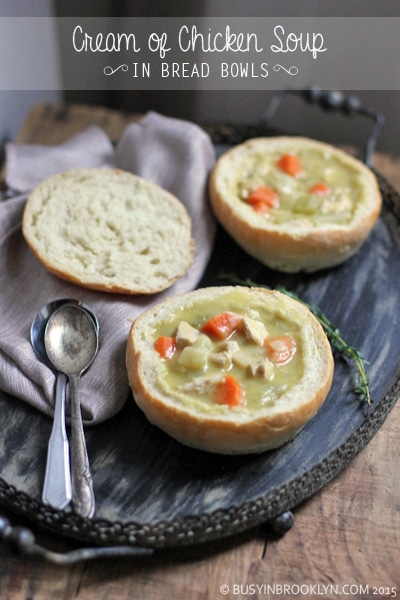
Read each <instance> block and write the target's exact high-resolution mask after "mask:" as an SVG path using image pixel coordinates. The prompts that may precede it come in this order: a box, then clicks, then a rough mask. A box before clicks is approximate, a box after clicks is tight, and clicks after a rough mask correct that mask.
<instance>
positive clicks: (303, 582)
mask: <svg viewBox="0 0 400 600" xmlns="http://www.w3.org/2000/svg"><path fill="white" fill-rule="evenodd" d="M135 118H137V117H131V116H129V115H121V114H120V113H115V112H110V111H105V110H104V109H90V108H88V107H69V109H67V110H66V109H64V108H63V107H54V106H44V105H41V106H37V107H35V108H34V109H33V110H32V112H31V113H30V114H29V115H28V117H27V120H26V122H25V124H24V126H23V128H22V130H21V134H20V136H19V138H18V141H20V142H32V143H44V144H47V143H48V144H51V143H56V142H59V141H61V140H62V139H65V138H66V137H69V136H70V135H71V134H72V133H74V132H75V131H79V130H80V129H82V128H84V127H85V126H87V124H88V123H90V122H91V123H96V124H99V125H100V126H102V127H103V128H104V129H105V131H106V133H108V135H109V136H110V137H111V138H112V139H118V137H119V135H120V133H121V131H122V130H123V128H124V127H125V126H126V124H127V123H128V122H130V120H131V119H135ZM374 165H375V166H376V168H377V169H378V170H379V171H380V172H381V173H383V174H385V175H386V176H387V177H388V178H389V179H390V180H391V181H392V183H393V185H395V186H396V187H397V188H398V189H400V173H399V160H398V159H393V158H391V157H387V156H384V155H377V156H376V157H375V162H374ZM371 277H373V274H371ZM394 318H396V319H397V323H398V314H397V316H395V317H394ZM399 347H400V344H399ZM399 433H400V409H399V406H398V405H396V406H395V407H394V409H393V410H392V411H391V413H390V414H389V417H388V419H387V421H386V423H385V424H384V425H383V427H382V429H381V430H380V431H379V432H378V434H377V435H376V436H375V437H374V439H373V440H372V441H371V442H370V443H369V445H368V446H367V447H366V448H365V449H364V450H363V451H362V452H361V454H360V455H359V456H358V457H357V458H356V459H354V460H353V461H352V462H351V463H350V465H349V466H348V467H347V468H346V469H345V470H344V471H343V472H342V473H341V474H340V475H339V476H338V477H336V478H335V479H334V480H333V481H332V482H331V483H330V484H328V485H327V486H326V487H325V488H324V489H323V490H322V491H321V492H319V493H317V494H315V495H314V496H313V497H312V498H311V499H309V500H307V501H306V502H304V503H303V504H301V505H300V506H299V507H298V508H297V509H296V511H295V525H294V527H293V529H292V530H291V531H290V532H289V533H288V534H287V535H286V536H285V537H283V538H281V539H278V538H276V537H274V535H273V534H271V533H270V532H268V531H267V530H266V528H265V527H264V526H260V527H257V528H256V529H255V530H254V529H253V530H251V531H249V532H245V533H242V534H240V535H239V534H238V535H236V536H234V537H233V538H230V539H228V540H225V541H222V542H218V543H213V544H208V545H206V546H203V547H200V548H196V549H186V550H169V551H168V552H165V553H163V554H162V555H159V556H157V557H153V558H151V559H149V558H143V559H140V560H134V559H118V560H112V561H110V560H109V561H108V562H107V563H104V562H82V563H79V564H78V565H75V566H72V567H63V568H61V567H54V566H52V565H49V564H47V563H44V562H42V561H38V560H35V559H30V558H26V557H23V556H22V557H21V556H18V555H14V554H13V553H12V552H11V551H10V549H9V548H8V547H6V546H5V545H0V597H1V598H6V599H7V600H9V599H11V598H13V599H14V598H18V599H19V598H21V599H22V598H28V597H29V598H50V597H64V598H73V597H75V596H79V597H80V598H103V597H104V598H123V597H126V598H131V597H132V598H136V597H137V598H154V597H158V598H171V597H174V598H194V599H196V598H219V597H223V594H222V593H221V590H220V586H221V585H228V586H229V588H230V592H229V594H227V595H225V597H228V598H234V597H246V596H247V595H249V592H250V591H252V590H253V596H254V591H255V588H254V587H253V588H251V587H249V588H246V586H257V585H258V586H261V587H260V588H259V597H263V596H266V597H268V596H267V594H266V588H265V587H263V586H266V585H267V584H269V585H270V586H272V585H283V584H287V585H294V586H296V585H298V586H307V585H308V586H311V585H318V584H319V585H320V586H331V587H330V588H329V587H328V588H326V594H325V595H324V597H326V598H336V597H337V592H338V589H339V591H340V590H341V586H342V585H352V586H354V587H353V588H352V590H351V591H352V597H359V598H361V597H365V598H367V597H368V598H369V597H370V598H377V597H381V598H382V597H386V596H387V597H390V594H389V595H388V594H386V592H388V591H389V592H390V593H391V594H392V596H393V590H392V588H393V586H395V587H396V586H397V594H399V593H400V574H399V567H398V565H399V564H400V501H399V498H400V478H399V475H398V473H399V472H400V468H399V467H400V452H399V442H398V440H399ZM8 516H9V517H10V520H12V521H13V522H14V523H16V522H18V515H13V514H10V513H8ZM37 535H38V539H40V541H43V543H48V544H50V545H51V544H54V539H53V538H50V537H49V538H48V537H47V535H46V534H45V533H44V532H43V531H42V530H39V531H38V532H37ZM235 586H236V587H235ZM237 586H241V587H240V588H239V587H237ZM337 586H339V588H337ZM357 586H358V587H357ZM360 586H361V587H360ZM367 586H369V589H368V594H366V593H363V592H365V591H366V588H367ZM374 586H376V587H377V589H376V592H377V593H376V594H375V593H374V592H375V590H374ZM362 588H364V589H362ZM379 588H382V589H379ZM386 588H390V589H389V590H388V589H386ZM246 589H247V592H246ZM277 589H278V591H279V588H277ZM293 589H294V591H295V589H296V588H293ZM303 591H307V588H303ZM344 591H347V592H349V588H344ZM353 592H354V593H353ZM271 594H272V592H271V591H269V595H270V597H271ZM385 594H386V596H385ZM256 597H257V596H256ZM272 597H274V596H272ZM281 597H284V596H283V594H281ZM298 597H308V596H307V595H306V594H303V595H300V596H298Z"/></svg>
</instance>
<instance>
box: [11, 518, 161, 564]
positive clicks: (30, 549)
mask: <svg viewBox="0 0 400 600" xmlns="http://www.w3.org/2000/svg"><path fill="white" fill-rule="evenodd" d="M2 539H3V540H4V541H5V542H7V543H8V544H9V545H10V547H11V548H12V549H13V550H14V551H15V552H17V553H19V554H23V555H25V556H31V557H36V558H40V559H44V560H46V561H48V562H50V563H53V564H56V565H61V566H68V565H73V564H75V563H78V562H80V561H84V560H93V559H102V558H119V557H135V558H137V557H138V558H141V557H144V556H151V555H152V554H154V550H153V549H151V548H140V547H136V546H109V547H108V546H104V547H93V548H78V549H76V550H70V551H68V552H65V553H63V552H54V551H53V550H48V549H47V548H44V547H43V546H41V545H39V544H38V543H37V542H36V540H35V536H34V534H33V533H32V531H31V530H30V529H28V528H27V527H21V526H18V525H14V526H12V525H11V524H10V522H9V520H8V519H7V518H6V517H3V516H2V515H0V540H2Z"/></svg>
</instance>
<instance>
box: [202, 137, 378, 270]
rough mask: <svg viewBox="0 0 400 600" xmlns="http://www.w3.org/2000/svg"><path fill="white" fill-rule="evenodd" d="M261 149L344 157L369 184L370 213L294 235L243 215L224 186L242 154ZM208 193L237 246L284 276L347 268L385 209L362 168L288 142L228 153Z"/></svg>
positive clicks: (298, 141) (310, 143)
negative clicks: (296, 149)
mask: <svg viewBox="0 0 400 600" xmlns="http://www.w3.org/2000/svg"><path fill="white" fill-rule="evenodd" d="M257 146H258V147H259V148H260V149H261V150H262V149H263V148H267V149H270V148H274V149H280V148H281V149H282V151H284V149H285V148H287V147H288V146H289V147H290V146H292V147H293V146H294V147H296V146H298V147H299V148H302V147H303V148H304V147H312V148H315V149H320V150H321V151H323V152H326V151H328V152H329V153H330V154H331V155H332V154H334V155H336V156H337V157H340V158H341V160H342V161H343V162H345V163H347V164H349V165H351V166H352V168H355V169H357V170H358V172H359V173H360V174H361V175H362V177H363V178H364V180H365V181H366V182H367V184H366V185H367V186H368V198H367V199H366V202H365V207H363V210H361V211H359V213H358V214H357V215H356V216H355V218H353V219H352V221H350V223H349V224H346V225H329V224H324V225H318V226H317V227H314V228H312V229H311V228H307V229H295V228H291V227H290V226H288V225H287V224H282V225H281V226H279V227H278V226H271V225H270V224H269V223H268V220H266V219H265V218H263V217H262V216H260V215H257V214H256V213H255V212H254V211H251V212H250V210H247V211H246V210H241V207H240V205H239V204H238V202H239V201H238V200H237V199H234V198H232V197H230V196H229V194H228V193H227V190H226V185H225V181H226V180H227V178H229V174H230V173H231V174H232V172H233V171H234V167H233V165H234V162H235V161H236V160H237V157H238V154H239V153H245V152H246V150H251V149H253V148H255V147H257ZM209 191H210V201H211V205H212V208H213V210H214V213H215V216H216V217H217V219H218V221H219V222H220V223H221V224H222V225H223V227H224V228H225V229H226V230H227V231H228V233H229V234H230V235H231V236H232V237H233V238H234V239H235V241H236V242H237V243H238V244H239V245H240V246H241V247H242V248H243V249H244V250H245V251H246V252H247V253H248V254H250V255H251V256H253V257H255V258H257V259H258V260H260V261H261V262H262V263H263V264H265V265H267V266H268V267H271V268H273V269H276V270H279V271H284V272H298V271H306V272H313V271H317V270H320V269H324V268H328V267H333V266H336V265H339V264H341V263H343V262H344V261H345V260H347V259H348V258H350V257H351V256H352V255H353V254H354V253H355V252H356V251H357V250H358V249H359V248H360V246H361V245H362V244H363V242H364V241H365V239H366V238H367V237H368V235H369V234H370V232H371V230H372V228H373V226H374V224H375V222H376V220H377V218H378V216H379V213H380V210H381V205H382V198H381V193H380V190H379V186H378V183H377V180H376V177H375V176H374V174H373V173H372V171H371V170H370V169H369V168H368V167H366V166H365V165H364V164H363V163H362V162H360V161H359V160H357V159H355V158H353V157H352V156H350V155H349V154H347V153H345V152H343V151H341V150H339V149H336V148H334V147H333V146H330V145H329V144H325V143H323V142H318V141H314V140H310V139H308V138H297V137H296V138H292V137H285V136H282V137H276V138H255V139H251V140H248V141H247V142H245V143H244V144H241V145H240V146H236V147H235V148H233V149H232V150H230V151H228V152H227V153H226V154H224V155H223V156H222V157H221V158H220V159H219V161H218V162H217V164H216V165H215V167H214V169H213V171H212V173H211V176H210V182H209ZM241 203H242V204H244V203H243V202H241ZM247 208H248V207H247V206H246V209H247ZM252 213H253V214H252Z"/></svg>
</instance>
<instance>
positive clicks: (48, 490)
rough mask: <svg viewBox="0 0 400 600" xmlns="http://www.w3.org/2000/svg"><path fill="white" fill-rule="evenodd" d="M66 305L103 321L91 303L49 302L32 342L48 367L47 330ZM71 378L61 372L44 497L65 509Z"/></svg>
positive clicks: (39, 317)
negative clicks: (67, 402) (67, 396)
mask: <svg viewBox="0 0 400 600" xmlns="http://www.w3.org/2000/svg"><path fill="white" fill-rule="evenodd" d="M64 304H75V305H80V306H82V308H84V309H85V310H86V311H87V312H88V314H89V315H90V317H91V318H92V320H93V322H94V324H95V326H96V329H97V330H98V329H99V324H98V321H97V318H96V315H95V314H94V313H93V312H92V311H91V310H90V308H89V307H88V306H86V305H85V304H82V303H81V302H79V301H78V300H73V299H70V298H61V299H59V300H54V301H53V302H49V304H46V306H44V307H43V308H42V309H41V310H40V311H39V312H38V314H37V315H36V317H35V318H34V320H33V323H32V326H31V335H30V337H31V344H32V346H33V349H34V350H35V352H36V355H37V357H38V358H39V359H40V360H41V361H42V362H43V363H44V364H46V365H47V366H48V367H51V368H53V365H52V363H51V362H50V360H49V359H48V356H47V353H46V348H45V345H44V331H45V328H46V325H47V321H48V320H49V317H50V316H51V315H52V314H53V312H54V311H56V310H57V309H58V308H60V307H61V306H63V305H64ZM66 385H67V377H66V376H65V375H64V373H57V382H56V399H55V405H54V420H53V427H52V430H51V435H50V439H49V444H48V450H47V462H46V471H45V478H44V484H43V492H42V500H43V502H45V503H46V504H50V506H53V508H57V509H60V510H62V509H63V508H65V507H66V506H67V505H68V504H69V502H70V501H71V497H72V491H71V471H70V465H69V443H68V438H67V433H66V429H65V390H66Z"/></svg>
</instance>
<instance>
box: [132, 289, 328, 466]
mask: <svg viewBox="0 0 400 600" xmlns="http://www.w3.org/2000/svg"><path fill="white" fill-rule="evenodd" d="M221 307H223V310H225V311H234V313H235V314H239V315H241V317H242V318H243V319H244V318H245V317H246V318H248V317H249V319H250V323H253V324H254V320H255V319H254V317H255V316H257V315H258V317H257V318H259V316H260V315H262V316H263V318H264V321H265V322H266V323H267V329H268V330H270V333H271V332H272V333H274V332H275V333H276V331H275V329H277V330H279V331H280V332H289V333H290V334H293V336H294V339H295V340H296V355H297V357H296V362H295V361H294V359H293V366H291V363H290V362H289V364H288V365H285V366H284V365H283V364H280V365H279V364H278V365H275V366H274V367H273V368H272V371H271V372H270V373H269V375H268V378H266V379H265V380H264V379H263V377H259V374H258V370H257V368H255V367H256V365H255V364H254V363H253V364H250V365H248V366H249V367H250V370H251V371H252V373H253V374H254V373H256V377H259V379H258V380H257V386H258V387H257V388H254V389H256V392H257V394H259V397H258V399H257V402H254V403H253V401H252V398H251V394H252V393H253V392H252V388H251V387H248V388H247V387H246V386H248V382H249V381H250V380H251V381H253V380H252V379H251V376H250V375H249V373H250V371H249V370H247V371H246V374H245V375H243V386H244V389H245V392H244V393H245V394H246V396H245V400H246V401H245V403H244V404H240V405H228V404H226V403H224V402H225V401H222V403H220V401H218V402H215V401H214V397H217V396H213V395H211V401H210V399H209V398H208V397H207V395H206V393H205V391H204V390H202V389H201V385H200V384H199V382H201V381H202V380H203V381H204V379H205V378H207V375H208V369H209V368H210V362H211V360H212V356H211V354H208V355H207V364H206V366H203V367H202V368H200V369H199V370H197V371H196V370H193V369H192V368H186V369H185V368H181V363H180V360H181V357H182V355H183V350H182V349H181V350H179V339H178V333H177V332H178V328H179V324H180V323H181V322H182V319H183V320H185V319H186V320H187V321H188V324H189V325H190V326H192V327H193V326H194V327H198V326H199V323H200V324H202V325H200V327H201V331H203V332H204V331H208V330H207V328H206V325H205V324H204V323H205V321H206V322H207V323H209V321H207V319H208V318H209V317H210V316H212V315H213V314H214V312H218V311H219V310H220V308H221ZM203 315H204V316H203ZM252 319H253V320H252ZM253 333H255V336H254V337H253V339H254V340H256V341H254V344H253V341H251V342H249V341H248V340H247V341H246V344H247V346H244V347H247V348H250V352H252V351H253V349H254V348H253V346H254V345H255V344H257V343H260V342H259V340H257V336H258V333H259V328H258V329H256V330H255V331H254V332H253ZM160 334H161V335H163V336H166V337H167V336H172V337H175V339H176V340H177V349H176V354H175V366H174V367H172V372H174V371H173V369H176V368H178V383H177V384H176V382H175V379H174V377H175V376H173V377H172V378H171V375H170V371H169V370H171V367H169V360H172V359H170V358H168V357H164V358H162V357H161V355H160V354H159V350H158V346H157V340H158V339H159V336H160ZM202 335H204V333H203V334H202ZM210 335H211V334H210ZM240 335H241V336H242V337H243V335H244V334H243V333H241V334H240ZM246 335H247V333H246ZM185 336H186V333H185V334H184V336H183V337H185ZM186 337H187V338H188V340H189V338H190V332H189V335H187V336H186ZM230 339H231V340H232V339H233V338H230ZM268 339H269V338H268ZM271 339H276V338H271ZM188 340H187V341H186V343H192V342H190V341H188ZM218 343H220V344H224V342H218ZM231 343H233V344H234V343H235V342H234V341H233V342H231ZM263 344H264V342H261V346H260V347H259V348H257V352H258V353H260V352H262V351H263V348H264V345H263ZM225 346H226V344H225ZM265 347H266V346H265ZM184 349H186V346H185V345H184ZM179 353H180V354H179ZM296 355H295V356H296ZM214 356H215V355H214ZM236 356H239V354H237V355H236ZM234 360H235V359H234ZM271 360H272V359H271ZM267 362H269V361H267ZM126 365H127V371H128V377H129V383H130V386H131V389H132V392H133V397H134V399H135V401H136V403H137V405H138V406H139V407H140V408H141V409H142V411H143V412H144V413H145V415H146V416H147V417H148V419H149V420H150V422H152V423H153V424H155V425H157V426H158V427H160V428H161V429H162V430H164V431H165V432H167V433H168V434H169V435H171V436H172V437H174V438H176V439H177V440H179V441H180V442H182V443H183V444H186V445H188V446H192V447H194V448H198V449H201V450H206V451H209V452H215V453H221V454H246V453H258V452H263V451H264V450H268V449H271V448H276V447H278V446H280V445H282V444H284V443H285V442H287V441H288V440H290V439H292V438H293V437H294V436H295V435H296V434H297V433H298V432H299V431H300V430H301V428H302V427H303V426H304V425H305V424H306V423H307V421H309V419H311V418H312V417H313V415H315V413H316V411H317V410H318V408H319V407H320V406H321V404H322V403H323V402H324V400H325V398H326V397H327V394H328V392H329V389H330V386H331V382H332V377H333V368H334V366H333V357H332V351H331V347H330V344H329V341H328V340H327V337H326V334H325V332H324V331H323V329H322V327H321V325H320V324H319V322H318V321H317V319H316V318H315V317H314V316H313V315H312V313H311V312H310V311H309V310H308V309H307V308H306V307H305V306H304V305H303V304H301V303H300V302H298V301H296V300H293V299H292V298H290V297H288V296H287V295H285V294H282V293H280V292H277V291H269V290H266V289H261V288H245V287H240V286H223V287H210V288H202V289H198V290H195V291H193V292H188V293H185V294H182V295H179V296H175V297H171V298H169V299H167V300H165V301H163V302H162V303H160V304H158V305H157V306H155V307H153V308H151V309H149V310H148V311H146V312H145V313H143V314H142V315H140V316H139V317H138V318H137V319H136V320H135V322H134V323H133V325H132V328H131V331H130V334H129V338H128V343H127V354H126ZM253 367H254V368H253ZM218 368H219V369H220V370H219V372H218V373H219V375H218V374H217V376H216V375H215V373H216V370H215V369H216V367H214V366H213V369H214V370H213V371H212V373H211V376H210V377H209V380H210V381H214V380H215V379H218V377H219V376H220V377H222V378H223V379H224V378H225V377H226V376H227V375H228V374H233V375H235V369H236V370H237V369H238V368H239V367H236V366H235V365H234V364H233V365H232V364H230V365H227V364H226V363H225V364H224V366H221V367H218ZM274 369H275V374H274ZM280 369H283V371H281V372H280V373H278V371H279V370H280ZM290 369H293V371H291V370H290ZM204 376H205V377H204ZM182 382H184V385H181V384H182ZM289 382H292V383H289ZM212 385H214V383H213V384H212ZM287 386H288V387H287Z"/></svg>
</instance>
